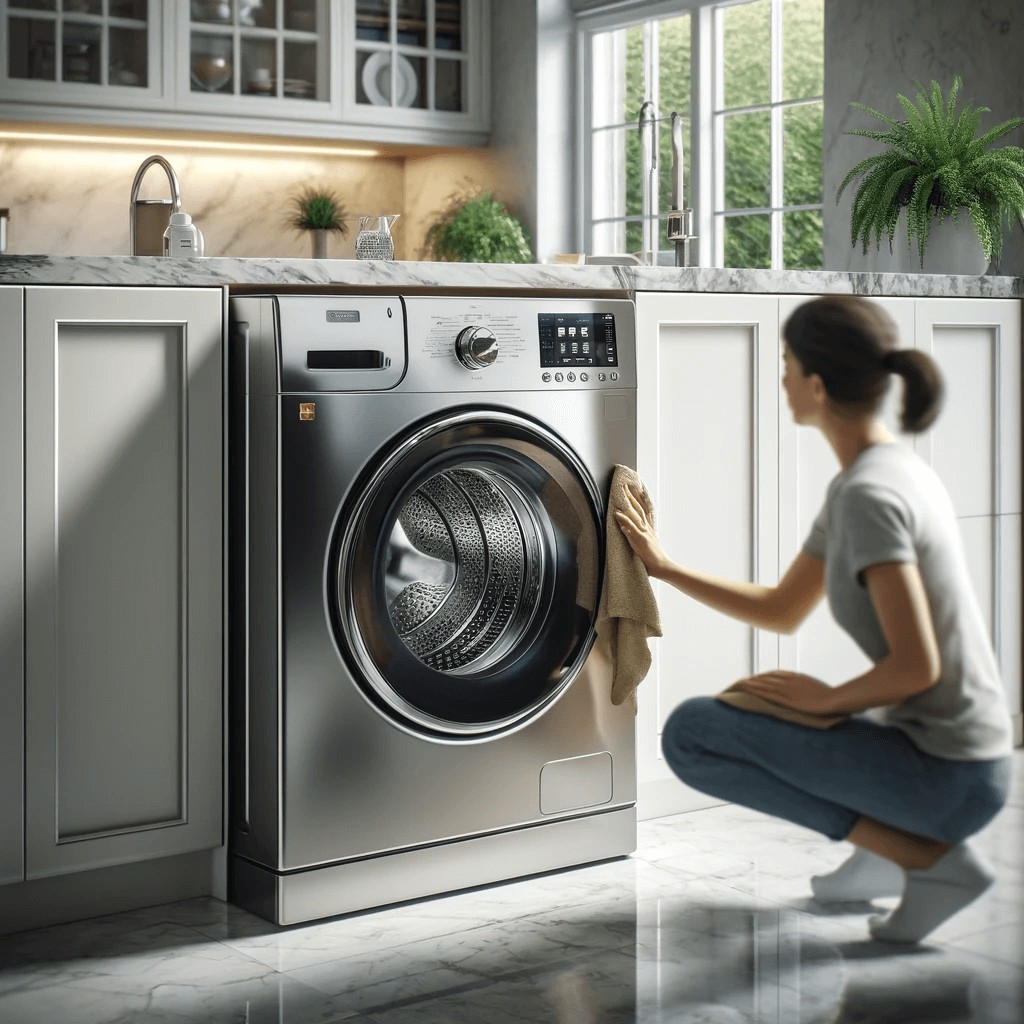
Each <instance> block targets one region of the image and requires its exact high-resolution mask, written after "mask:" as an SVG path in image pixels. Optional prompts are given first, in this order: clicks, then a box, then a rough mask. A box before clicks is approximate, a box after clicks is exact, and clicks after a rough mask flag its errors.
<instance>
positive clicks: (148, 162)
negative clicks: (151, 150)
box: [128, 156, 181, 256]
mask: <svg viewBox="0 0 1024 1024" xmlns="http://www.w3.org/2000/svg"><path fill="white" fill-rule="evenodd" d="M153 164H159V165H160V166H161V167H162V168H163V169H164V171H165V172H166V174H167V180H168V182H170V185H171V213H181V189H180V188H179V187H178V176H177V175H176V174H175V173H174V168H173V167H172V166H171V165H170V164H169V163H168V162H167V160H166V159H165V158H164V157H162V156H150V157H147V158H146V159H145V160H143V161H142V164H141V166H140V167H139V169H138V170H137V171H136V172H135V180H134V181H133V182H132V196H131V200H130V201H129V204H128V215H129V219H130V221H131V225H130V234H131V240H132V255H133V256H137V255H138V245H137V239H136V230H135V204H136V202H137V201H138V198H139V186H140V185H141V184H142V179H143V178H144V177H145V176H146V171H148V170H149V168H150V167H152V166H153Z"/></svg>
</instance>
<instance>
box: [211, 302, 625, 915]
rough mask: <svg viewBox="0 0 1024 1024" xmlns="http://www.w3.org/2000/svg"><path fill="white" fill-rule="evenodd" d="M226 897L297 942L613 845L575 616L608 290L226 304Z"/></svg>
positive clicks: (599, 720) (619, 416) (591, 567)
mask: <svg viewBox="0 0 1024 1024" xmlns="http://www.w3.org/2000/svg"><path fill="white" fill-rule="evenodd" d="M231 321H232V324H231V354H230V364H231V390H230V403H231V408H230V413H229V423H230V449H229V451H230V474H231V482H230V501H231V514H230V520H229V522H230V537H229V544H230V554H229V558H230V571H229V576H230V585H231V596H230V611H229V616H230V619H229V623H230V631H229V632H230V636H231V654H230V659H229V663H230V666H231V685H230V703H231V707H230V734H229V746H230V753H229V761H230V764H231V775H230V838H229V846H230V857H229V879H228V885H229V893H230V899H231V900H232V901H233V902H235V903H238V904H240V905H241V906H243V907H246V908H248V909H250V910H252V911H254V912H255V913H257V914H259V915H261V916H263V917H265V918H267V919H269V920H271V921H273V922H275V923H277V924H292V923H295V922H299V921H308V920H312V919H315V918H322V917H327V916H331V915H335V914H340V913H346V912H349V911H354V910H360V909H365V908H368V907H373V906H379V905H382V904H387V903H393V902H397V901H401V900H407V899H411V898H416V897H422V896H427V895H430V894H435V893H439V892H445V891H450V890H455V889H461V888H465V887H469V886H476V885H480V884H484V883H490V882H496V881H499V880H502V879H508V878H513V877H517V876H522V875H527V874H532V873H535V872H541V871H548V870H552V869H556V868H563V867H567V866H570V865H574V864H582V863H586V862H590V861H595V860H601V859H605V858H611V857H617V856H623V855H626V854H629V853H631V852H632V851H633V850H634V849H635V846H636V806H635V805H636V772H635V739H634V731H635V719H634V714H633V710H632V708H631V707H629V706H628V705H626V706H621V707H615V706H613V705H612V703H611V699H610V694H611V666H610V664H609V662H608V658H607V655H606V653H605V649H604V645H603V644H595V642H594V641H595V631H594V624H595V619H596V615H597V608H598V600H599V597H600V593H601V584H602V570H603V564H604V541H605V538H604V529H605V502H606V498H607V493H608V488H609V484H610V480H611V474H612V471H613V468H614V466H615V464H616V463H623V464H625V465H628V466H633V465H635V464H636V367H635V336H634V308H633V305H632V303H631V302H629V301H628V300H624V299H600V300H581V299H557V298H472V297H452V296H444V297H434V296H430V297H427V296H413V297H405V296H400V295H367V296H352V295H269V296H251V297H236V298H233V299H232V300H231Z"/></svg>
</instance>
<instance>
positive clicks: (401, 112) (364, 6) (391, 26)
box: [344, 0, 489, 125]
mask: <svg viewBox="0 0 1024 1024" xmlns="http://www.w3.org/2000/svg"><path fill="white" fill-rule="evenodd" d="M348 2H349V4H350V8H351V9H352V10H353V14H354V28H355V31H354V33H352V43H351V47H350V51H349V53H350V56H349V57H348V59H346V61H345V62H344V64H345V75H346V85H347V86H348V88H349V90H350V93H349V95H350V97H351V100H354V104H353V103H351V100H350V104H349V107H348V110H347V111H346V114H347V116H348V117H349V118H351V119H358V120H360V121H364V120H365V121H382V122H387V123H391V124H407V125H419V124H422V125H428V124H450V125H458V124H467V123H473V124H479V125H482V124H484V122H485V121H486V116H487V107H488V104H489V94H488V89H487V76H486V73H485V72H486V68H485V67H484V66H483V57H484V55H483V53H482V49H483V42H484V39H485V38H486V35H485V33H486V31H487V26H486V25H485V24H484V22H485V20H486V16H487V9H486V4H485V3H481V2H477V0H348ZM382 108H383V109H382Z"/></svg>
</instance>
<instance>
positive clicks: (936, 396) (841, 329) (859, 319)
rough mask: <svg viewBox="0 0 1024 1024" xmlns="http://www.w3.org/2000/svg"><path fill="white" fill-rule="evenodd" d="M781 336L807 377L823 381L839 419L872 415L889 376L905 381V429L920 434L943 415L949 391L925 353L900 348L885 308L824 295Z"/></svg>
mask: <svg viewBox="0 0 1024 1024" xmlns="http://www.w3.org/2000/svg"><path fill="white" fill-rule="evenodd" d="M782 335H783V337H784V338H785V339H786V345H787V346H788V347H789V350H790V352H791V353H792V354H793V356H794V357H795V358H796V360H797V362H799V364H800V367H801V369H802V370H803V372H804V376H809V375H810V374H812V373H816V374H818V376H819V377H821V380H822V383H823V384H824V385H825V392H826V394H827V395H828V397H829V399H830V400H831V401H832V403H833V408H834V409H835V411H836V413H837V414H838V415H840V416H846V417H855V416H867V415H874V414H875V413H876V412H877V411H878V407H879V406H880V405H881V404H882V399H883V398H884V397H885V392H886V388H887V387H888V384H889V374H890V373H898V374H899V375H900V376H901V377H902V378H903V410H902V412H901V414H900V423H901V426H902V429H903V430H904V431H905V432H907V433H913V434H917V433H920V432H921V431H923V430H927V429H928V428H929V427H930V426H931V425H932V424H933V423H934V422H935V418H936V417H937V416H938V415H939V411H940V410H941V408H942V399H943V394H944V391H945V386H944V384H943V380H942V374H941V373H940V372H939V367H938V365H937V364H936V362H935V360H934V359H932V357H931V356H929V355H928V353H927V352H921V351H920V350H919V349H914V348H899V347H898V346H899V331H898V330H897V328H896V324H895V323H894V322H893V320H892V317H890V316H889V314H888V313H886V312H885V310H884V309H882V307H881V306H879V305H877V304H876V303H874V302H871V301H869V300H868V299H864V298H860V297H859V296H856V295H826V296H823V297H822V298H820V299H812V300H811V301H810V302H805V303H804V304H803V305H802V306H798V307H797V308H796V309H795V310H793V313H792V314H791V315H790V317H789V319H788V320H787V321H786V323H785V326H784V327H783V328H782Z"/></svg>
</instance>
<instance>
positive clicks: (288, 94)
mask: <svg viewBox="0 0 1024 1024" xmlns="http://www.w3.org/2000/svg"><path fill="white" fill-rule="evenodd" d="M331 6H332V5H331V4H330V3H329V2H328V0H189V2H188V4H187V17H186V16H183V17H182V18H180V19H179V60H178V72H179V88H178V97H179V102H180V103H181V105H183V106H186V107H190V108H196V109H199V110H206V111H210V112H217V113H223V114H231V115H234V116H243V117H244V116H249V117H252V116H258V117H265V118H275V117H287V118H311V119H314V120H317V119H325V118H330V117H331V116H332V107H334V108H336V107H337V103H336V101H335V102H333V103H332V99H333V97H332V95H331V54H332V51H333V50H334V49H335V48H337V46H338V43H339V38H340V35H341V33H340V32H339V26H338V25H337V24H336V20H335V19H332V18H331Z"/></svg>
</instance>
